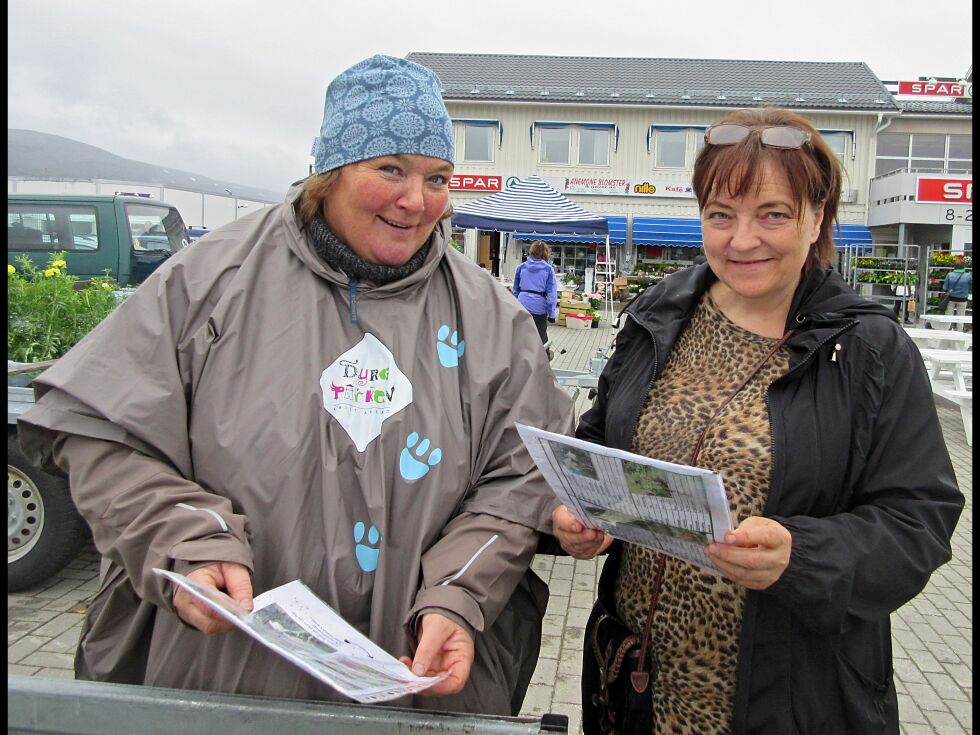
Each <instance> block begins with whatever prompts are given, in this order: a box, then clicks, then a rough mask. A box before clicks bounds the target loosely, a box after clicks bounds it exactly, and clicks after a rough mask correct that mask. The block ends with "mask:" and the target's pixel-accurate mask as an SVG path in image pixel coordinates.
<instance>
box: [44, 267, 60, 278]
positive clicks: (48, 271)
mask: <svg viewBox="0 0 980 735" xmlns="http://www.w3.org/2000/svg"><path fill="white" fill-rule="evenodd" d="M44 275H46V276H47V277H48V278H54V277H55V276H60V275H61V271H60V270H58V269H57V268H45V269H44Z"/></svg>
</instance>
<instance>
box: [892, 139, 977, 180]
mask: <svg viewBox="0 0 980 735" xmlns="http://www.w3.org/2000/svg"><path fill="white" fill-rule="evenodd" d="M972 151H973V136H971V135H942V134H936V133H881V134H880V135H879V136H878V138H877V147H876V154H875V176H884V175H885V174H888V173H891V172H892V171H900V170H903V169H915V170H919V171H929V172H938V173H947V172H957V173H972V171H973V153H972Z"/></svg>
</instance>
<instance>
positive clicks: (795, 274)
mask: <svg viewBox="0 0 980 735" xmlns="http://www.w3.org/2000/svg"><path fill="white" fill-rule="evenodd" d="M720 188H721V189H722V191H720V192H716V193H714V194H713V195H712V196H711V197H710V198H709V200H708V202H707V203H706V204H705V206H704V207H703V208H702V210H701V231H702V235H703V238H704V254H705V256H706V257H707V259H708V264H709V266H710V267H711V270H712V271H713V272H714V274H715V275H716V276H717V277H718V280H719V282H720V283H719V285H718V288H720V289H722V291H724V292H727V294H726V295H727V296H728V297H729V298H730V299H732V300H734V301H736V302H741V303H742V304H743V305H744V306H748V305H750V304H752V303H756V304H758V305H759V306H761V307H763V308H772V307H774V306H775V305H781V304H782V303H784V302H785V303H786V304H787V305H788V303H789V301H791V300H792V297H793V293H794V292H795V291H796V287H797V285H798V284H799V282H800V274H801V272H802V269H803V265H804V264H805V263H806V261H807V259H808V258H809V257H811V253H810V245H811V244H812V243H814V242H816V240H817V236H818V234H819V233H820V223H821V221H822V220H823V209H822V208H821V207H820V206H818V205H816V204H813V203H805V205H804V211H803V213H802V216H800V212H799V206H800V205H798V204H797V202H796V201H795V200H794V199H793V193H792V190H791V189H790V187H789V183H788V182H787V180H786V176H785V174H783V173H782V171H780V170H778V169H776V168H775V167H773V166H771V165H770V166H767V167H766V170H765V171H763V172H762V174H761V179H760V185H759V186H758V187H757V188H753V189H752V190H750V191H749V192H747V193H746V194H745V195H744V196H741V197H738V198H732V197H730V196H728V194H727V193H726V192H725V191H724V187H720Z"/></svg>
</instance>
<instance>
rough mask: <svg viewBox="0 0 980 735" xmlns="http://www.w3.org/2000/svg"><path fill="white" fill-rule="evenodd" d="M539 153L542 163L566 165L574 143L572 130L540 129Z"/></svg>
mask: <svg viewBox="0 0 980 735" xmlns="http://www.w3.org/2000/svg"><path fill="white" fill-rule="evenodd" d="M538 136H539V138H538V151H539V160H540V162H541V163H565V164H567V163H568V162H569V160H570V158H569V155H568V151H569V148H570V147H571V142H572V130H571V128H538Z"/></svg>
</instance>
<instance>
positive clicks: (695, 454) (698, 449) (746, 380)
mask: <svg viewBox="0 0 980 735" xmlns="http://www.w3.org/2000/svg"><path fill="white" fill-rule="evenodd" d="M793 331H794V330H792V329H790V330H788V331H787V332H786V334H784V335H783V336H782V337H780V338H779V341H778V342H776V344H774V345H773V346H772V349H771V350H769V352H767V353H766V354H765V357H763V358H762V359H761V360H759V362H758V363H756V366H755V367H754V368H752V370H751V372H749V374H748V375H746V376H745V377H744V378H742V382H741V383H739V384H738V386H737V387H736V388H735V390H733V391H732V392H731V394H730V395H729V396H728V398H726V399H725V400H724V401H722V402H721V404H720V405H719V406H718V408H716V409H715V412H714V413H713V414H711V416H710V417H709V418H708V420H707V421H706V422H705V424H704V428H703V429H701V434H700V435H699V436H698V440H697V442H696V443H695V444H694V449H693V451H692V452H691V458H690V459H689V460H688V462H687V463H688V464H689V465H691V466H692V467H693V466H694V463H695V462H697V460H698V454H699V453H700V452H701V444H702V443H703V442H704V437H705V435H706V434H707V433H708V427H709V426H711V422H712V421H714V420H715V419H716V418H718V414H720V413H721V412H722V411H723V410H724V409H725V406H727V405H728V404H729V403H731V402H732V401H733V400H734V399H735V396H737V395H738V394H739V393H741V392H742V389H743V388H744V387H745V386H746V385H748V384H749V381H750V380H752V378H754V377H755V374H756V373H757V372H759V371H760V370H762V366H763V365H765V364H766V363H767V362H768V361H769V358H770V357H772V356H773V355H775V354H776V351H777V350H778V349H779V348H780V347H782V346H783V345H784V344H786V340H788V339H789V338H790V337H792V336H793Z"/></svg>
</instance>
